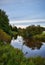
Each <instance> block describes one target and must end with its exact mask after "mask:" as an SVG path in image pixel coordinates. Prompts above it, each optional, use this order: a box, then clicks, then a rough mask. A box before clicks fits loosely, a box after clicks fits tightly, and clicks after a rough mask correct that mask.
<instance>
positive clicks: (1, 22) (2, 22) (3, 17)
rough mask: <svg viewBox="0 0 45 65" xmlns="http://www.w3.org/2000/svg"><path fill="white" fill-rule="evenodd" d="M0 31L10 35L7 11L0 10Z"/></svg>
mask: <svg viewBox="0 0 45 65" xmlns="http://www.w3.org/2000/svg"><path fill="white" fill-rule="evenodd" d="M0 29H3V30H4V31H5V32H6V33H8V34H9V33H10V26H9V19H8V16H7V14H6V12H5V11H3V10H1V9H0Z"/></svg>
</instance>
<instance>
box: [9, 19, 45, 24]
mask: <svg viewBox="0 0 45 65" xmlns="http://www.w3.org/2000/svg"><path fill="white" fill-rule="evenodd" d="M41 21H42V22H43V21H45V19H33V20H16V21H10V23H26V22H27V23H29V22H41Z"/></svg>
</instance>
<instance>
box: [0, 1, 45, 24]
mask: <svg viewBox="0 0 45 65" xmlns="http://www.w3.org/2000/svg"><path fill="white" fill-rule="evenodd" d="M0 9H2V10H4V11H6V13H7V15H8V17H9V20H10V23H26V22H36V21H45V0H0Z"/></svg>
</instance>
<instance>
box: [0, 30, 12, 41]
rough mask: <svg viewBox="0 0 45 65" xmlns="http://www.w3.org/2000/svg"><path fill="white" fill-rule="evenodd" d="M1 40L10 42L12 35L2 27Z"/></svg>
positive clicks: (0, 31)
mask: <svg viewBox="0 0 45 65" xmlns="http://www.w3.org/2000/svg"><path fill="white" fill-rule="evenodd" d="M0 40H1V41H4V42H10V41H11V36H9V35H8V34H7V33H5V32H4V31H3V30H2V29H0Z"/></svg>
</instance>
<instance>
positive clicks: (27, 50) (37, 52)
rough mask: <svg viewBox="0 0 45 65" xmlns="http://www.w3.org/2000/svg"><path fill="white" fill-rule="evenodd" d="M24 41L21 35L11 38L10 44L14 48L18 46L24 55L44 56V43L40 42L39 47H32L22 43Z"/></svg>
mask: <svg viewBox="0 0 45 65" xmlns="http://www.w3.org/2000/svg"><path fill="white" fill-rule="evenodd" d="M24 42H25V41H24V40H23V38H22V37H21V36H17V39H14V38H13V39H12V40H11V45H12V46H13V47H14V48H18V49H20V50H22V52H23V54H24V56H25V57H28V58H29V57H34V56H41V57H45V43H43V42H42V44H41V45H40V47H39V48H37V47H34V49H33V48H31V47H28V46H27V45H25V44H23V43H24Z"/></svg>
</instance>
